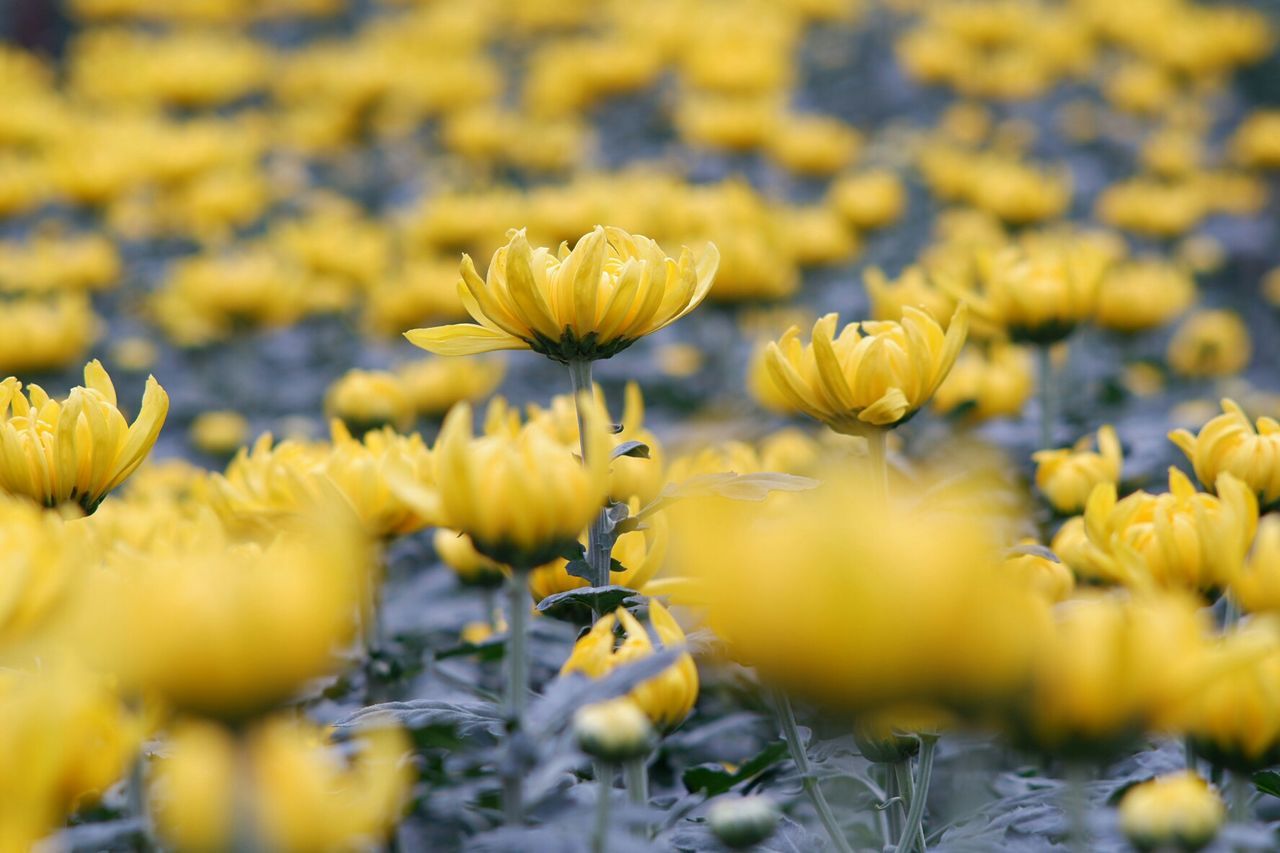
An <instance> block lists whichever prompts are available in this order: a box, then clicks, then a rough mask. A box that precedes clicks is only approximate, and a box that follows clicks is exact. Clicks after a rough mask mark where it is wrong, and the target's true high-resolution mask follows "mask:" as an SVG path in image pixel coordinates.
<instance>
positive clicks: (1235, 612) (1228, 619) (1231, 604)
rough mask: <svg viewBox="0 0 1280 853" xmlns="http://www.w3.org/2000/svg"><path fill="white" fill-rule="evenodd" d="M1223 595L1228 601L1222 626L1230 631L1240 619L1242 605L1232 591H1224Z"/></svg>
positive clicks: (1223, 614)
mask: <svg viewBox="0 0 1280 853" xmlns="http://www.w3.org/2000/svg"><path fill="white" fill-rule="evenodd" d="M1222 597H1223V599H1224V600H1225V601H1226V606H1225V607H1224V609H1223V612H1222V627H1223V630H1226V631H1230V630H1231V629H1233V628H1235V627H1236V623H1237V622H1239V621H1240V605H1239V604H1238V603H1237V602H1236V599H1235V596H1233V595H1232V594H1231V593H1230V592H1224V593H1223V594H1222Z"/></svg>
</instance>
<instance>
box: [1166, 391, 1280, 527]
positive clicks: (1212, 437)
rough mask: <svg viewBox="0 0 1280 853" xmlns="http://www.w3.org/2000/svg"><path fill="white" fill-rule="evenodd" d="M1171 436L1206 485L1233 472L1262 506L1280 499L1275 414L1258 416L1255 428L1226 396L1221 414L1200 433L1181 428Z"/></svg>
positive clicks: (1278, 436)
mask: <svg viewBox="0 0 1280 853" xmlns="http://www.w3.org/2000/svg"><path fill="white" fill-rule="evenodd" d="M1169 440H1170V441H1172V442H1173V443H1174V444H1176V445H1178V447H1179V448H1180V449H1181V450H1182V452H1183V453H1185V454H1187V459H1188V460H1190V462H1191V464H1192V465H1193V466H1194V467H1195V471H1196V477H1197V478H1198V479H1199V480H1200V482H1201V483H1203V484H1204V485H1205V487H1206V488H1211V487H1212V486H1213V484H1214V483H1216V482H1217V480H1218V477H1219V475H1221V474H1223V473H1230V474H1234V475H1235V476H1236V477H1239V478H1240V479H1241V480H1243V481H1244V483H1245V484H1246V485H1247V486H1249V488H1251V489H1253V490H1254V491H1255V492H1257V494H1258V497H1259V500H1260V502H1261V503H1262V505H1263V506H1269V505H1271V504H1273V503H1275V502H1276V501H1277V500H1280V424H1278V423H1276V421H1275V419H1274V418H1258V425H1257V427H1256V428H1255V427H1254V425H1253V424H1251V423H1250V422H1249V418H1248V416H1247V415H1245V413H1244V410H1243V409H1241V408H1240V406H1239V405H1238V404H1237V403H1236V402H1235V401H1234V400H1227V399H1224V400H1223V401H1222V414H1220V415H1218V416H1217V417H1216V418H1214V419H1213V420H1211V421H1209V422H1208V423H1207V424H1205V425H1204V426H1203V427H1201V428H1200V432H1199V434H1198V435H1192V434H1191V433H1190V432H1188V431H1187V430H1185V429H1179V430H1174V431H1173V432H1171V433H1169Z"/></svg>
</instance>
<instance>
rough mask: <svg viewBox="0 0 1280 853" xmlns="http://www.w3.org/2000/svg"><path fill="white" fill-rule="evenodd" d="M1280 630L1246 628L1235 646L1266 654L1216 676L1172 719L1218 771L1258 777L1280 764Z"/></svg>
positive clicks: (1253, 623)
mask: <svg viewBox="0 0 1280 853" xmlns="http://www.w3.org/2000/svg"><path fill="white" fill-rule="evenodd" d="M1275 628H1276V626H1275V625H1274V624H1273V623H1258V622H1256V621H1251V622H1249V623H1246V624H1245V626H1244V627H1243V628H1241V629H1240V632H1241V634H1240V636H1239V637H1237V638H1235V642H1236V643H1237V644H1242V643H1245V642H1250V641H1253V642H1256V643H1257V644H1258V645H1259V646H1260V647H1263V648H1265V651H1262V652H1259V653H1257V654H1256V655H1255V656H1254V658H1255V659H1251V660H1247V661H1246V662H1245V663H1242V664H1240V665H1237V666H1233V667H1231V668H1229V669H1226V670H1224V671H1222V672H1219V673H1216V674H1215V675H1214V677H1213V678H1212V679H1210V680H1209V681H1208V683H1206V684H1204V685H1203V686H1202V687H1201V688H1200V689H1199V690H1197V691H1195V693H1194V694H1192V695H1191V696H1188V697H1187V699H1186V701H1184V702H1183V703H1180V704H1179V705H1178V706H1177V708H1176V710H1174V711H1173V713H1172V715H1171V717H1172V719H1171V721H1170V722H1171V726H1172V727H1173V728H1174V729H1175V730H1176V731H1177V732H1178V733H1180V734H1183V735H1185V736H1186V737H1189V738H1191V740H1192V742H1193V743H1194V744H1195V747H1196V752H1197V754H1199V755H1202V756H1204V757H1205V758H1207V759H1208V760H1209V761H1210V762H1211V763H1212V764H1213V765H1214V766H1215V767H1227V768H1229V769H1231V771H1232V772H1235V773H1252V772H1256V771H1258V770H1262V769H1264V768H1266V767H1270V766H1271V765H1273V764H1275V763H1276V761H1280V651H1277V650H1276V645H1275V643H1276V632H1275ZM1246 635H1253V636H1252V637H1248V636H1246Z"/></svg>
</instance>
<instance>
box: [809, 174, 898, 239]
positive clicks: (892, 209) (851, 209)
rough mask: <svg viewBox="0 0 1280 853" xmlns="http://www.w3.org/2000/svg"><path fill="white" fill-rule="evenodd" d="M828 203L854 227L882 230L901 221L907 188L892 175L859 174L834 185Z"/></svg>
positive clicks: (844, 178)
mask: <svg viewBox="0 0 1280 853" xmlns="http://www.w3.org/2000/svg"><path fill="white" fill-rule="evenodd" d="M827 200H828V203H829V204H830V205H831V206H832V207H833V208H834V209H835V210H836V211H837V212H838V213H839V214H840V215H841V216H843V217H844V218H845V221H846V222H848V223H849V224H850V225H852V226H854V227H855V228H863V229H871V228H883V227H885V226H886V225H892V224H893V223H895V222H897V221H898V220H899V219H901V218H902V214H903V211H904V210H906V207H907V189H906V187H904V186H903V185H902V179H901V178H899V177H898V176H897V175H895V174H894V173H893V172H886V171H871V172H861V173H859V174H853V175H845V176H844V177H842V178H840V179H839V180H837V181H836V182H835V183H833V184H832V185H831V190H830V192H829V194H828V196H827Z"/></svg>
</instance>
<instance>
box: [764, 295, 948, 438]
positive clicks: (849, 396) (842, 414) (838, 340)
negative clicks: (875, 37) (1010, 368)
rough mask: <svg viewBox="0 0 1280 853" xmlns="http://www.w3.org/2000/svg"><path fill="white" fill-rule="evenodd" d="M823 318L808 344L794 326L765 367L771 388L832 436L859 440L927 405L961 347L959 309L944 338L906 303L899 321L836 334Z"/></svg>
mask: <svg viewBox="0 0 1280 853" xmlns="http://www.w3.org/2000/svg"><path fill="white" fill-rule="evenodd" d="M837 323H838V318H837V316H836V315H835V314H827V315H826V316H825V317H822V318H821V319H820V320H818V322H817V323H815V324H814V326H813V335H812V338H811V340H810V342H809V344H808V345H805V344H803V343H801V341H800V330H799V329H798V328H797V327H795V326H792V327H791V328H790V329H788V330H787V332H786V334H784V335H783V336H782V339H781V340H779V341H778V342H776V343H774V344H771V345H770V346H769V349H768V351H767V354H766V364H767V365H768V368H769V374H770V375H771V376H772V377H773V381H774V384H775V385H776V386H777V388H778V390H779V391H780V392H781V393H782V394H783V396H785V397H786V398H787V399H788V400H789V401H790V402H791V404H792V405H793V406H795V407H796V408H797V409H798V410H799V411H802V412H804V413H805V414H807V415H809V416H810V417H812V418H815V419H817V420H819V421H822V422H823V423H825V424H826V425H827V426H829V427H831V428H832V429H834V430H836V431H837V432H843V433H848V434H851V435H864V434H867V433H868V432H870V431H872V430H874V429H876V428H892V427H894V426H897V425H898V424H900V423H902V422H904V421H906V420H907V419H909V418H910V417H911V416H912V415H913V414H914V413H915V412H916V411H917V410H918V409H919V408H920V407H921V406H923V405H924V404H925V403H927V402H928V401H929V398H931V397H932V396H933V393H934V392H935V391H936V390H937V389H938V386H939V385H940V384H942V380H943V379H944V378H946V375H947V372H948V371H950V370H951V366H952V364H954V363H955V360H956V356H957V355H958V354H959V352H960V347H961V345H962V344H963V343H964V338H965V333H966V331H967V330H968V323H967V321H966V315H965V311H964V309H963V308H959V309H957V311H956V314H955V315H954V316H953V317H952V318H951V323H950V325H949V326H948V328H947V331H946V332H945V333H944V332H943V331H942V327H941V326H940V325H938V322H937V321H936V320H934V319H933V318H932V317H930V316H929V315H928V314H926V313H925V312H923V311H921V310H919V309H917V308H912V307H910V306H906V307H904V308H903V316H902V322H901V323H896V322H892V321H888V320H880V321H866V322H863V323H850V324H849V325H847V326H845V327H844V329H843V330H842V331H841V332H840V333H839V335H837V334H836V327H837Z"/></svg>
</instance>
